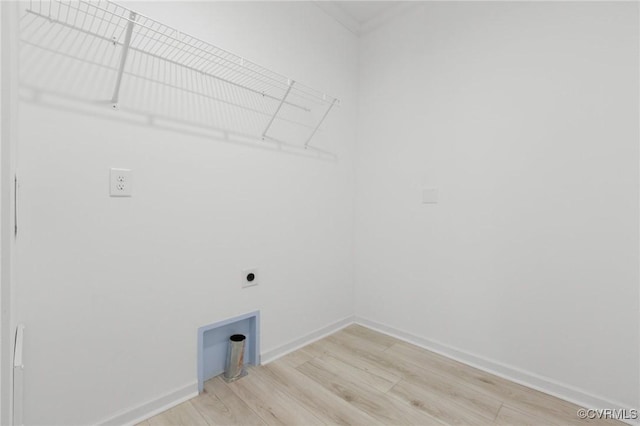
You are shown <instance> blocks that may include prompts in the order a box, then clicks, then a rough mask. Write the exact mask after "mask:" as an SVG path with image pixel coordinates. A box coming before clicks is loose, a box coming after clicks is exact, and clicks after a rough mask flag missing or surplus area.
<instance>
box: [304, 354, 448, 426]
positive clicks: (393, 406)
mask: <svg viewBox="0 0 640 426" xmlns="http://www.w3.org/2000/svg"><path fill="white" fill-rule="evenodd" d="M317 361H318V360H312V361H309V362H307V363H304V364H302V365H301V366H300V367H298V370H299V371H301V372H302V373H304V374H305V375H307V376H308V377H310V378H312V379H313V380H315V381H316V382H318V383H320V384H321V385H323V386H324V387H325V388H327V389H328V390H329V391H331V392H333V393H334V394H335V395H337V396H339V397H340V398H342V399H343V400H345V401H346V402H348V403H350V404H352V405H353V406H354V407H355V408H357V409H359V410H361V411H363V412H365V413H367V414H369V415H370V416H372V417H374V418H375V419H376V420H378V421H379V422H381V423H383V424H387V425H441V424H442V423H440V422H438V421H437V420H436V419H434V418H432V417H430V416H429V415H427V414H425V413H423V412H422V411H420V410H417V409H416V408H415V407H411V406H406V407H405V406H403V405H402V404H401V403H399V402H398V401H397V400H395V399H394V398H389V397H388V396H387V395H385V394H384V393H382V392H378V391H376V390H374V389H371V388H368V387H367V386H366V385H365V384H363V383H359V382H357V381H355V380H350V379H348V378H343V377H340V376H338V375H336V374H333V373H332V372H330V371H327V370H325V369H324V368H323V366H322V364H320V363H318V362H317Z"/></svg>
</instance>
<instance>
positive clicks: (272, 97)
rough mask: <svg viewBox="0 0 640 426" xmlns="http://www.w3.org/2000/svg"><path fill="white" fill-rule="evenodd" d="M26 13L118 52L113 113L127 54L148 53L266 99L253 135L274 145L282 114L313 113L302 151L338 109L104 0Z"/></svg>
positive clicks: (66, 2) (68, 0) (51, 1)
mask: <svg viewBox="0 0 640 426" xmlns="http://www.w3.org/2000/svg"><path fill="white" fill-rule="evenodd" d="M27 12H28V13H30V14H33V15H35V16H38V17H41V18H44V19H46V20H48V21H49V22H50V23H52V24H58V25H61V26H63V27H66V28H69V29H72V30H75V31H78V32H80V33H84V34H87V35H91V36H92V37H95V38H97V39H100V40H103V41H106V42H109V43H111V44H113V45H114V46H117V47H119V48H120V57H119V60H118V63H117V65H116V68H117V71H116V73H117V74H116V78H115V84H114V87H113V94H112V96H111V105H112V107H113V108H114V109H117V108H118V104H119V102H120V91H121V90H120V89H121V86H122V81H123V78H126V77H127V73H126V72H125V70H126V68H127V59H128V57H129V54H130V52H135V53H140V54H144V55H149V56H150V57H152V58H155V59H157V60H162V61H166V62H167V63H169V64H172V65H174V66H179V67H183V68H185V69H187V70H190V71H193V72H196V73H198V74H200V75H202V76H205V77H209V78H213V79H215V80H217V81H218V82H220V83H223V84H226V85H229V86H231V87H233V88H234V89H237V90H242V91H244V92H245V93H246V94H247V95H248V96H255V97H261V98H263V99H265V100H269V101H270V102H269V105H271V106H270V111H269V114H268V115H269V116H268V117H265V124H264V130H263V131H262V132H261V134H259V135H256V136H258V137H261V138H262V139H264V140H274V141H276V142H277V141H279V140H278V139H275V138H273V137H272V136H271V135H270V131H271V130H272V129H273V127H274V126H275V125H276V124H277V123H278V122H279V121H281V120H284V121H291V120H288V118H287V116H286V115H287V113H286V111H289V112H292V113H293V114H294V115H299V114H300V113H309V112H311V111H312V110H313V111H314V113H315V117H314V118H315V123H313V124H311V125H306V126H304V127H305V129H306V130H305V132H306V136H304V137H303V138H304V140H303V141H302V142H303V143H304V147H305V148H306V147H308V146H309V143H310V142H311V140H312V138H313V137H314V135H315V134H316V132H317V131H318V130H319V129H320V126H321V125H322V123H323V122H324V121H325V119H326V118H327V116H328V115H329V113H330V112H331V110H332V109H333V108H334V107H336V106H339V105H340V101H339V100H338V99H337V98H335V97H333V96H329V95H327V94H325V93H322V92H321V91H318V90H316V89H314V88H312V87H309V86H306V85H304V84H301V83H300V82H298V81H296V80H293V79H292V78H289V77H287V76H284V75H282V74H280V73H278V72H275V71H272V70H270V69H268V68H266V67H263V66H261V65H258V64H256V63H255V62H252V61H250V60H247V59H246V58H244V57H242V56H239V55H236V54H234V53H231V52H229V51H227V50H224V49H222V48H220V47H217V46H215V45H213V44H211V43H209V42H206V41H204V40H202V39H199V38H197V37H194V36H192V35H189V34H187V33H184V32H182V31H180V30H178V29H176V28H172V27H170V26H168V25H166V24H163V23H161V22H159V21H156V20H154V19H152V18H149V17H147V16H144V15H142V14H140V13H137V12H135V11H133V10H131V9H128V8H126V7H124V6H121V5H119V4H117V3H114V2H112V1H109V0H96V1H87V0H30V1H29V4H28V7H27ZM317 111H320V112H319V113H318V112H317Z"/></svg>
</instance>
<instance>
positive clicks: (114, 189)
mask: <svg viewBox="0 0 640 426" xmlns="http://www.w3.org/2000/svg"><path fill="white" fill-rule="evenodd" d="M109 195H110V196H112V197H131V196H132V195H133V174H132V172H131V170H129V169H111V170H110V174H109Z"/></svg>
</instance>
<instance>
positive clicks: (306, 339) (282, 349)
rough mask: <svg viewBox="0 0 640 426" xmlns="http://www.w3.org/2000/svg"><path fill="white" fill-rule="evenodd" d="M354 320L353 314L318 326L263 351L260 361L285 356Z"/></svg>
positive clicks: (263, 361)
mask: <svg viewBox="0 0 640 426" xmlns="http://www.w3.org/2000/svg"><path fill="white" fill-rule="evenodd" d="M354 320H355V317H354V316H353V315H349V316H348V317H345V318H343V319H341V320H340V321H336V322H334V323H333V324H329V325H327V326H325V327H322V328H319V329H317V330H315V331H312V332H311V333H309V334H306V335H304V336H302V337H299V338H297V339H294V340H292V341H290V342H288V343H285V344H284V345H281V346H278V347H277V348H274V349H270V350H268V351H266V352H263V353H262V355H261V356H260V363H261V364H268V363H270V362H272V361H275V360H276V359H278V358H280V357H282V356H285V355H286V354H288V353H291V352H293V351H295V350H298V349H300V348H301V347H303V346H306V345H308V344H310V343H313V342H315V341H316V340H320V339H322V338H323V337H326V336H328V335H330V334H333V333H335V332H336V331H339V330H342V329H343V328H345V327H347V326H349V325H351V324H353V323H354Z"/></svg>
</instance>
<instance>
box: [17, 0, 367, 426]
mask: <svg viewBox="0 0 640 426" xmlns="http://www.w3.org/2000/svg"><path fill="white" fill-rule="evenodd" d="M132 7H134V8H135V9H138V10H139V11H140V12H142V13H143V14H146V15H149V16H152V17H154V18H157V19H158V20H161V21H164V22H166V23H167V24H169V25H172V26H175V27H177V28H183V29H185V30H186V31H188V32H190V33H192V34H193V35H195V36H198V37H201V38H204V39H206V40H210V41H211V42H213V43H215V44H217V45H220V46H222V47H224V48H227V49H229V50H231V51H234V52H237V53H239V54H242V55H244V56H246V57H247V58H250V59H253V60H255V61H256V62H258V63H262V64H265V65H266V66H269V67H271V68H273V69H275V70H277V71H280V72H283V73H286V74H287V75H291V76H292V77H295V78H297V79H299V81H301V82H304V83H307V84H309V85H314V86H316V87H318V88H319V89H322V90H325V91H326V92H327V93H329V94H332V95H335V96H338V97H340V98H341V99H342V100H343V106H342V107H340V108H338V109H336V111H335V112H334V114H332V115H331V116H330V117H329V119H328V122H327V125H326V131H325V133H324V134H323V135H321V136H320V137H319V138H318V139H317V140H316V141H315V142H316V143H317V144H318V146H320V147H321V148H324V149H327V150H329V151H332V152H334V153H336V154H337V157H338V158H337V160H335V161H326V160H320V159H317V158H314V157H312V156H305V155H294V154H289V153H286V152H279V151H276V150H272V149H260V148H257V147H255V146H253V145H251V144H248V145H247V144H241V143H236V142H229V141H221V140H216V139H214V138H211V137H203V136H198V135H197V134H195V133H194V132H180V131H170V130H166V129H164V128H161V127H158V126H154V125H150V124H149V123H148V122H145V121H144V120H143V119H141V118H138V117H137V116H134V115H132V114H129V113H128V112H127V111H126V108H127V105H128V103H127V102H128V101H129V102H136V101H139V99H134V97H135V95H136V92H135V88H133V87H131V83H127V84H129V86H128V92H127V87H125V88H124V89H125V93H124V94H123V98H122V102H121V107H122V110H121V111H118V112H114V111H111V110H110V107H109V106H108V105H106V104H104V105H103V104H100V105H94V104H92V103H87V102H84V101H75V100H73V99H67V98H68V97H72V96H74V95H76V94H77V93H66V92H64V90H66V88H67V87H72V86H73V84H75V83H76V79H83V78H85V79H86V77H87V76H86V75H82V73H81V72H78V71H79V70H84V71H82V72H84V73H85V74H86V73H88V71H86V70H87V69H88V68H78V69H76V68H73V67H69V68H60V67H58V68H56V61H59V60H60V61H62V60H61V59H59V58H58V59H57V58H56V56H55V55H51V54H49V53H46V52H41V51H40V50H37V49H35V48H34V47H30V46H28V45H24V46H23V48H22V52H21V55H22V56H21V57H22V61H21V67H22V69H21V75H22V76H23V82H22V84H23V87H22V88H21V89H22V92H23V93H22V101H21V103H20V146H19V149H20V152H19V158H20V159H19V164H18V168H19V174H20V176H21V179H22V183H21V193H20V203H19V209H20V213H19V214H20V234H19V239H18V258H19V259H18V265H17V268H18V277H17V287H18V290H17V292H18V293H17V296H16V297H17V309H16V313H17V316H18V318H17V321H21V322H24V323H25V325H26V328H27V333H26V342H25V366H26V369H25V380H26V382H25V401H26V405H25V423H26V424H30V425H32V424H48V425H55V424H58V425H72V424H89V423H95V422H99V421H102V420H105V419H107V418H110V417H111V416H113V415H115V414H116V413H117V412H119V411H121V410H127V409H130V408H132V407H135V406H137V405H139V404H142V403H144V402H147V401H149V400H152V399H155V398H158V397H160V396H162V395H164V394H166V393H169V392H171V391H174V390H176V389H180V388H183V387H185V386H187V387H189V386H194V383H195V380H196V344H197V335H196V331H197V328H198V327H199V326H202V325H205V324H209V323H212V322H215V321H219V320H222V319H225V318H227V317H230V316H234V315H239V314H242V313H245V312H249V311H252V310H255V309H259V310H260V311H261V313H262V324H261V326H262V336H261V339H262V352H267V351H271V350H274V349H277V348H278V347H281V346H282V345H285V344H286V343H288V342H290V341H292V340H295V339H298V338H300V337H301V336H305V335H307V334H309V333H311V332H313V331H315V330H317V329H319V328H322V327H325V326H327V325H329V324H332V323H335V322H337V321H339V320H341V319H344V318H345V317H348V316H350V315H351V314H352V311H353V258H352V256H353V254H352V253H353V232H352V230H353V224H352V222H353V191H354V174H353V160H352V150H353V146H354V140H355V122H356V114H355V113H356V100H355V94H356V65H357V52H356V48H357V40H356V39H355V36H353V35H352V34H351V33H349V32H348V31H347V30H345V29H344V28H342V27H341V26H340V25H339V24H338V23H336V22H335V21H333V20H332V19H331V18H330V17H328V16H327V15H325V14H324V13H323V12H322V11H321V10H320V9H318V8H317V7H315V6H314V5H313V4H310V3H244V2H238V3H205V2H199V3H180V4H179V5H178V4H176V3H170V2H157V3H156V2H153V3H150V2H142V3H139V4H133V5H132ZM30 30H31V29H29V30H28V31H30ZM28 31H27V32H28ZM53 34H55V32H53V33H49V35H50V36H53ZM38 40H40V41H39V42H40V43H41V44H42V43H44V44H46V42H47V41H46V39H44V38H43V39H37V40H35V41H38ZM85 47H86V46H85ZM80 50H82V49H80ZM78 66H79V67H80V65H78ZM82 66H84V65H82ZM89 77H90V78H91V80H90V82H89V84H88V86H87V87H84V88H81V89H82V90H84V92H82V90H81V91H80V92H82V93H91V92H92V90H93V89H96V87H94V85H98V87H97V89H96V90H98V89H99V90H102V89H103V88H102V86H99V85H102V84H103V83H104V84H105V87H104V89H105V91H106V93H109V90H111V87H112V86H111V85H110V83H111V80H110V79H105V81H106V83H105V82H103V80H102V79H101V75H95V76H94V75H89ZM125 80H127V77H126V76H125ZM129 81H131V80H129ZM33 86H38V87H40V88H43V87H49V88H51V86H53V87H54V88H55V87H57V88H58V89H59V90H60V91H63V93H61V95H62V96H50V95H47V94H46V92H41V93H40V94H38V96H39V97H37V98H36V99H35V100H34V98H33V96H34V93H36V92H33V91H32V90H31V87H33ZM79 90H80V89H79ZM80 92H78V93H80ZM183 96H184V95H183ZM154 101H155V102H158V101H157V99H156V98H154ZM180 101H181V102H183V104H184V105H185V106H187V107H190V108H192V109H191V110H188V111H190V112H189V113H191V112H193V113H194V114H196V113H198V112H199V111H200V110H199V109H198V108H197V106H194V105H193V103H192V101H191V100H190V98H189V97H188V96H187V97H186V98H183V99H181V100H180ZM159 102H161V103H163V105H160V106H161V107H164V106H167V105H169V104H171V103H172V102H173V99H171V100H167V99H164V100H162V99H161V100H160V101H159ZM265 146H268V145H265ZM110 167H124V168H131V169H132V170H133V179H134V196H133V198H130V199H116V198H109V196H108V175H109V168H110ZM249 267H257V268H259V270H260V286H258V287H254V288H250V289H246V290H241V289H240V277H241V274H240V271H241V270H242V269H244V268H249ZM194 389H195V388H194Z"/></svg>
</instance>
